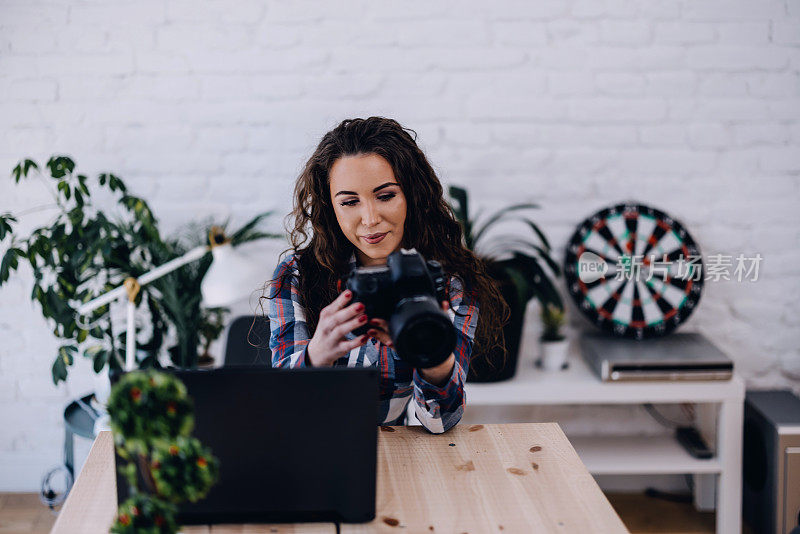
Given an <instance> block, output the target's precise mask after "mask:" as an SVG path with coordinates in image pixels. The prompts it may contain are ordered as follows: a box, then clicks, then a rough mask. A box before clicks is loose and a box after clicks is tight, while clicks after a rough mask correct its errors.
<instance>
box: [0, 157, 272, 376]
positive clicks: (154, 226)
mask: <svg viewBox="0 0 800 534" xmlns="http://www.w3.org/2000/svg"><path fill="white" fill-rule="evenodd" d="M42 168H46V169H47V171H49V174H50V175H51V176H52V178H53V180H51V181H48V182H47V185H48V186H49V187H50V188H51V192H52V193H54V194H55V195H57V196H58V204H57V206H55V207H57V208H59V213H58V215H57V216H56V218H55V219H54V220H53V221H52V222H50V223H49V224H47V225H45V226H42V227H39V228H35V229H34V230H33V231H32V232H31V233H30V234H29V235H28V236H27V237H24V236H19V235H15V230H17V229H18V228H19V225H17V224H15V223H17V218H18V217H17V216H15V215H14V214H12V213H4V214H2V215H0V240H3V239H8V238H9V237H10V238H11V245H10V247H9V248H8V249H7V250H5V251H4V252H3V253H2V258H1V259H0V286H2V285H3V283H4V282H5V281H7V280H8V279H9V278H10V276H11V275H12V273H13V272H14V270H15V269H17V268H18V267H19V263H20V261H22V262H28V263H29V264H30V266H31V268H32V269H33V275H34V284H33V288H32V290H31V294H30V295H31V300H35V301H37V302H38V303H39V304H41V310H42V315H43V316H44V317H45V318H47V319H49V320H50V322H51V324H50V328H51V329H52V331H53V332H54V334H55V335H56V336H57V337H60V338H61V339H62V340H63V341H64V342H65V343H67V342H68V343H70V345H75V346H76V347H77V346H78V345H83V344H89V345H92V346H94V345H98V348H91V347H90V348H86V349H85V350H84V352H83V354H84V356H86V357H87V358H90V359H91V360H92V364H93V367H94V368H95V370H100V369H102V368H103V367H104V366H105V365H109V367H110V368H112V369H119V368H120V366H121V362H122V361H123V360H124V350H125V345H124V339H123V340H122V341H120V340H118V339H115V338H114V337H112V332H111V330H110V328H108V325H109V323H108V314H109V312H110V309H111V307H110V306H109V305H105V306H102V307H101V308H99V309H97V310H95V311H93V312H91V313H90V314H88V316H87V317H85V318H84V319H82V324H83V321H86V322H91V323H92V324H93V327H92V328H91V329H90V330H89V331H87V330H86V329H84V328H82V327H79V326H78V323H77V322H76V310H75V309H74V308H73V306H77V303H86V302H88V301H89V300H91V299H92V298H94V297H96V296H98V295H100V294H102V293H104V292H106V291H109V290H111V289H113V288H114V287H116V286H118V285H120V284H121V283H122V282H123V280H124V278H125V277H127V276H134V277H138V276H141V275H142V274H144V273H145V272H148V271H149V270H151V269H153V268H155V267H157V266H159V265H162V264H164V263H166V262H167V261H170V260H172V259H175V258H177V257H179V256H181V255H182V254H184V253H185V252H187V251H188V250H189V248H188V247H187V246H185V243H184V242H183V240H179V239H164V238H162V236H161V234H160V231H159V228H158V221H157V219H156V217H155V215H154V214H153V212H152V210H151V208H150V206H149V205H148V204H147V202H146V201H145V200H144V199H142V198H140V197H137V196H135V195H131V194H129V193H128V189H127V187H126V185H125V183H124V182H123V180H122V179H121V178H119V177H118V176H116V175H114V174H111V173H103V174H100V175H99V176H97V182H93V181H92V180H90V179H89V178H88V177H87V176H86V175H84V174H78V173H76V172H75V171H76V168H75V163H74V161H73V160H72V159H71V158H69V157H67V156H61V155H54V156H53V157H51V158H50V159H49V160H48V161H47V164H46V166H44V167H42ZM39 169H40V167H39V166H38V165H37V164H36V163H35V162H34V161H32V160H30V159H26V160H22V161H20V162H19V163H18V164H17V165H16V167H15V168H14V169H13V170H12V173H11V174H12V177H13V179H14V180H15V181H16V182H17V183H18V182H19V181H20V180H21V179H22V178H24V177H25V176H26V175H27V174H28V173H29V172H32V171H34V170H39ZM90 183H91V184H92V186H93V187H92V188H90V187H89V184H90ZM97 187H101V188H107V189H108V190H110V191H111V192H112V193H115V197H116V200H117V203H118V205H119V206H122V207H123V210H118V211H119V212H120V215H119V216H113V217H111V216H107V215H106V214H105V213H103V211H95V210H89V209H85V208H86V207H87V206H91V205H92V193H93V191H94V190H96V188H97ZM269 215H270V212H265V213H261V214H258V215H256V216H255V217H253V218H252V219H250V220H249V221H248V222H247V223H246V224H245V225H244V226H242V227H241V228H240V229H239V230H237V231H236V232H234V233H233V244H234V245H235V244H239V243H243V242H247V241H253V240H256V239H262V238H264V237H277V236H276V235H274V234H270V233H267V232H265V231H263V230H262V229H261V228H259V225H260V224H261V223H262V222H263V221H264V219H266V218H267V217H268V216H269ZM208 226H210V224H209V225H208ZM196 230H197V231H196V232H195V233H194V235H192V236H190V237H191V239H193V240H196V244H195V246H196V245H201V244H205V243H206V241H207V227H203V228H197V229H196ZM210 264H211V255H210V254H208V255H207V256H206V257H203V258H202V259H200V260H198V261H196V262H194V263H192V264H190V265H185V266H183V267H181V268H180V269H178V270H177V271H175V272H173V273H171V274H169V275H167V276H165V277H164V278H162V279H160V280H157V281H156V282H154V283H153V284H151V285H149V286H146V287H145V288H143V289H142V291H141V292H140V294H139V297H138V299H137V302H142V301H146V302H147V308H146V310H145V309H142V308H143V307H142V308H140V309H139V310H137V313H138V314H140V315H144V314H149V316H150V317H149V319H150V321H149V323H150V324H151V325H152V337H151V338H150V339H149V340H147V341H146V342H144V343H139V344H138V346H137V360H138V361H139V363H140V365H142V366H154V367H158V366H159V363H158V355H159V354H160V352H161V351H162V350H163V346H164V343H165V339H167V336H166V334H167V331H168V330H169V329H172V328H174V330H175V331H176V332H177V334H178V342H177V345H176V346H174V347H171V350H170V357H171V358H172V360H173V363H174V364H176V365H177V366H180V367H192V366H194V365H195V363H196V359H197V353H198V348H199V347H200V344H201V341H202V343H203V344H204V345H205V344H207V343H208V341H209V339H210V338H212V337H217V336H218V335H219V330H220V329H219V325H218V324H217V319H218V316H217V315H214V314H209V313H205V312H204V310H203V308H202V303H201V296H200V295H201V293H200V284H201V282H202V279H203V276H205V273H206V272H207V270H208V267H209V266H210ZM98 277H102V279H103V282H102V283H97V279H98ZM100 325H102V326H100ZM201 336H202V339H201ZM123 337H124V336H123ZM90 338H91V339H90ZM99 347H102V348H99ZM76 350H77V348H76ZM82 350H83V349H82ZM69 361H70V360H69V358H67V360H64V358H62V357H61V356H60V355H59V356H57V357H56V359H55V360H54V363H53V369H52V371H53V380H54V381H55V382H56V383H57V382H59V381H61V380H64V379H65V378H66V376H67V373H68V370H69V366H70V365H71V364H70V363H69Z"/></svg>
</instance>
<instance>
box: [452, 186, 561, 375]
mask: <svg viewBox="0 0 800 534" xmlns="http://www.w3.org/2000/svg"><path fill="white" fill-rule="evenodd" d="M449 193H450V197H451V198H452V200H453V202H451V208H452V210H453V213H454V215H455V216H456V219H457V220H458V221H459V223H461V226H462V228H463V229H464V240H465V244H466V246H467V248H469V249H470V250H472V251H474V252H475V254H476V255H477V256H478V257H479V258H480V259H481V260H483V261H484V263H485V265H486V268H487V272H488V273H489V275H490V276H491V277H492V278H493V279H494V280H495V281H496V282H497V284H498V287H499V289H500V292H501V293H502V295H503V298H504V299H505V301H506V303H507V304H508V306H509V308H510V310H511V319H510V320H509V322H508V323H506V325H505V326H504V328H503V334H504V336H505V344H506V347H505V348H506V354H505V357H504V355H503V354H502V351H492V352H490V353H489V354H485V355H476V357H475V358H473V360H472V362H471V363H470V369H469V375H468V379H469V380H470V381H473V382H492V381H499V380H506V379H508V378H511V377H512V376H514V373H515V372H516V363H517V356H518V353H519V344H520V340H521V338H522V325H523V319H524V316H525V308H526V306H527V304H528V302H529V301H530V300H531V299H532V298H536V299H537V300H538V301H539V303H540V304H541V305H542V308H546V307H547V306H548V305H554V306H556V307H557V308H560V309H563V303H562V300H561V295H560V294H559V292H558V290H557V289H556V285H555V279H557V278H558V277H559V276H561V269H560V268H559V266H558V264H557V263H556V262H555V261H554V260H553V258H552V257H551V252H552V251H551V247H550V243H549V242H548V240H547V238H546V237H545V235H544V233H543V232H542V231H541V230H540V229H539V227H538V226H537V225H536V223H534V222H533V220H532V219H530V218H529V217H528V216H526V215H525V214H526V213H527V212H529V211H530V210H533V209H536V208H538V207H539V206H538V205H536V204H532V203H523V204H514V205H511V206H508V207H506V208H504V209H501V210H499V211H497V212H495V213H493V214H491V215H490V216H488V217H486V218H485V219H482V220H481V221H480V223H478V222H477V221H476V220H474V219H473V218H471V214H470V212H469V200H468V195H467V191H466V190H465V189H463V188H461V187H456V186H451V187H450V188H449ZM506 221H515V222H517V223H519V224H521V225H523V226H524V227H527V229H528V230H529V231H530V233H531V236H520V235H512V234H502V235H500V236H498V237H492V239H491V240H490V239H489V238H488V237H487V235H488V234H487V233H488V232H489V230H490V229H492V228H493V227H495V226H497V225H498V224H499V223H501V222H506Z"/></svg>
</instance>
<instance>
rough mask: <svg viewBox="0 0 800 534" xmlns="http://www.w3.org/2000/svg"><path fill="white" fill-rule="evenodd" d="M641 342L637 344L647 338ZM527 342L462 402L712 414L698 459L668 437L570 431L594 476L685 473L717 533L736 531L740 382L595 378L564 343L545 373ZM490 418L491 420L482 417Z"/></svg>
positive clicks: (474, 386)
mask: <svg viewBox="0 0 800 534" xmlns="http://www.w3.org/2000/svg"><path fill="white" fill-rule="evenodd" d="M644 343H646V342H643V345H642V346H643V347H645V346H646V345H645V344H644ZM532 348H533V347H530V345H528V344H526V343H523V345H522V347H521V348H520V361H519V363H518V366H517V374H516V375H515V376H514V378H512V379H511V380H507V381H505V382H497V383H490V384H479V383H478V384H476V383H468V384H467V385H466V396H467V406H468V407H469V406H537V405H569V404H577V405H586V404H643V403H653V404H673V403H696V404H700V405H701V406H702V407H703V408H704V410H703V411H701V412H700V413H701V414H706V413H710V414H711V415H712V417H710V418H706V420H703V418H702V417H701V418H700V421H699V423H700V425H699V426H700V430H701V432H702V433H703V435H704V436H705V437H706V438H707V439H709V438H710V439H711V440H712V443H711V444H712V446H713V448H715V453H716V454H715V456H714V457H713V458H710V459H708V460H699V459H696V458H694V457H692V456H691V455H689V454H688V453H687V452H686V451H685V450H684V449H683V447H681V445H680V444H679V443H678V442H677V441H676V440H675V439H673V438H672V437H671V436H633V437H632V436H603V437H570V441H571V442H572V444H573V446H574V447H575V450H576V451H577V452H578V454H579V456H580V457H581V460H583V462H584V464H585V465H586V467H587V469H589V471H590V472H591V473H592V474H595V475H658V474H691V475H694V479H695V503H697V504H701V503H709V501H710V502H711V503H712V505H713V503H714V492H716V495H715V497H716V499H715V501H716V503H715V504H716V511H717V526H716V530H717V533H718V534H731V533H737V532H741V498H742V473H741V470H742V424H743V416H744V394H745V386H744V382H743V380H742V379H741V378H740V377H738V376H736V375H734V376H733V378H732V379H731V380H720V381H702V382H700V381H679V382H660V381H659V382H656V381H642V382H619V383H607V382H601V381H600V379H599V378H597V376H596V375H595V374H594V373H593V372H592V370H591V369H589V367H588V366H587V365H586V363H585V362H584V360H583V358H582V357H581V355H580V353H579V347H578V343H577V340H574V341H573V343H572V344H571V347H570V356H569V362H570V367H569V369H567V370H565V371H549V372H545V371H542V370H539V369H537V368H536V367H535V366H534V364H533V357H532V356H531V352H532V350H531V349H532ZM487 422H491V421H487Z"/></svg>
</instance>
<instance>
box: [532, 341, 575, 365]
mask: <svg viewBox="0 0 800 534" xmlns="http://www.w3.org/2000/svg"><path fill="white" fill-rule="evenodd" d="M539 343H540V345H541V355H542V356H541V359H540V361H541V365H542V369H544V370H545V371H561V370H563V369H566V367H567V354H568V353H569V339H562V340H561V341H541V340H540V342H539Z"/></svg>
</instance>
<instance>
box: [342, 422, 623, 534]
mask: <svg viewBox="0 0 800 534" xmlns="http://www.w3.org/2000/svg"><path fill="white" fill-rule="evenodd" d="M381 430H382V432H381V433H380V439H379V440H378V495H377V511H376V518H375V520H374V521H373V522H371V523H367V524H362V525H353V524H343V525H342V533H343V534H345V533H348V534H349V533H367V532H369V533H372V532H387V533H388V532H393V533H397V532H399V531H400V530H399V529H398V528H397V527H405V530H403V532H409V533H410V532H414V533H422V532H447V533H450V532H456V533H460V532H469V533H472V534H474V533H482V532H501V531H502V532H513V533H517V532H520V533H536V532H564V533H572V532H592V533H601V532H602V533H610V532H628V530H627V529H626V528H625V526H624V525H623V523H622V521H621V520H620V518H619V516H617V514H616V512H614V509H613V508H611V505H610V504H609V502H608V500H607V499H606V497H605V495H603V493H602V491H600V488H599V487H598V485H597V483H596V482H595V481H594V479H593V478H592V476H591V475H590V474H589V472H588V471H587V470H586V467H584V465H583V464H582V463H581V461H580V459H579V458H578V455H577V454H576V453H575V449H573V448H572V445H570V443H569V441H568V440H567V437H566V436H565V435H564V433H563V432H562V431H561V428H560V427H559V426H558V425H557V424H556V423H521V424H505V425H471V426H468V425H458V426H456V427H454V428H453V429H451V430H450V431H449V432H447V433H445V434H439V435H431V434H429V433H428V432H427V431H426V430H424V429H423V428H422V427H419V426H406V427H382V428H381ZM451 444H452V445H451ZM392 525H396V526H392ZM431 527H432V528H431Z"/></svg>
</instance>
